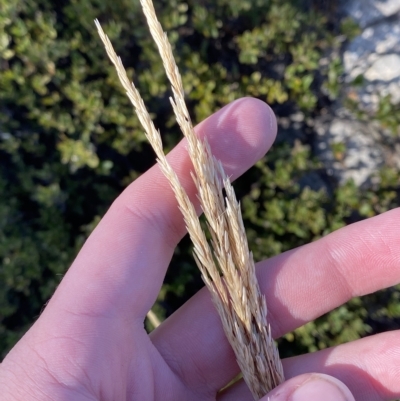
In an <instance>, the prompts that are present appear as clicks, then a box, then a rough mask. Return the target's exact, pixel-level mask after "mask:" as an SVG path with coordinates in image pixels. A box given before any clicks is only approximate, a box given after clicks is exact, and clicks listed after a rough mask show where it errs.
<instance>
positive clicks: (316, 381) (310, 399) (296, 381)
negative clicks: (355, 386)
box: [260, 373, 355, 401]
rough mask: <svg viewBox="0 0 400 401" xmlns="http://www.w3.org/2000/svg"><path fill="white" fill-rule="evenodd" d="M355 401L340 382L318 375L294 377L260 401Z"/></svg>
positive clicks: (330, 377)
mask: <svg viewBox="0 0 400 401" xmlns="http://www.w3.org/2000/svg"><path fill="white" fill-rule="evenodd" d="M321 400H323V401H355V399H354V397H353V395H352V394H351V392H350V390H349V389H348V388H347V387H346V385H345V384H343V383H342V382H341V381H340V380H338V379H336V378H334V377H332V376H328V375H323V374H319V373H308V374H304V375H301V376H297V377H294V378H293V379H290V380H288V381H286V382H285V383H282V384H281V385H280V386H278V387H276V388H275V389H274V390H272V391H271V392H270V393H269V394H268V395H266V396H265V397H263V398H262V399H261V400H260V401H321Z"/></svg>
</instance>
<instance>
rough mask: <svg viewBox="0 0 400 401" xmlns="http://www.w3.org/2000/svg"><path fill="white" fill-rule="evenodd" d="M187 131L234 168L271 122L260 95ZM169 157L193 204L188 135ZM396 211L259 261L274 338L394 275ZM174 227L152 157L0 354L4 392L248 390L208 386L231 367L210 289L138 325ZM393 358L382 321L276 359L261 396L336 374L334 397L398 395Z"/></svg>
mask: <svg viewBox="0 0 400 401" xmlns="http://www.w3.org/2000/svg"><path fill="white" fill-rule="evenodd" d="M196 130H197V134H198V135H199V136H201V137H204V136H205V135H207V138H208V140H209V142H210V144H211V147H212V149H213V152H214V154H215V155H216V156H217V158H219V159H221V161H222V162H223V164H224V166H225V168H226V171H227V173H228V174H230V175H231V176H232V178H236V177H237V176H238V175H240V174H241V173H243V172H244V171H245V170H247V169H248V168H249V167H250V166H251V165H252V164H254V163H255V162H256V160H258V159H259V158H261V157H262V156H263V155H264V154H265V152H266V151H267V150H268V149H269V148H270V146H271V145H272V143H273V141H274V139H275V135H276V122H275V117H274V116H273V113H272V111H271V110H270V108H269V107H268V106H267V105H265V104H264V103H263V102H261V101H259V100H255V99H250V98H247V99H241V100H238V101H236V102H234V103H232V104H230V105H228V106H226V107H225V108H223V109H222V110H220V111H219V112H218V113H216V114H214V115H213V116H211V117H210V118H208V119H207V120H206V121H204V122H203V123H201V124H200V125H199V126H198V127H197V129H196ZM168 159H169V161H170V162H171V164H172V166H173V168H174V169H175V170H176V171H177V173H178V176H179V177H180V179H181V182H182V183H183V185H184V187H185V189H186V191H187V192H188V194H189V195H190V197H191V199H192V201H193V202H194V203H195V204H196V205H197V207H198V204H197V200H196V196H195V188H194V185H193V183H192V181H191V178H190V175H189V172H190V170H191V163H190V161H189V159H188V155H187V152H186V150H185V141H184V140H183V141H182V142H181V143H180V144H179V145H178V146H177V147H176V148H175V149H174V150H173V151H172V152H170V154H169V155H168ZM399 221H400V209H395V210H392V211H390V212H387V213H384V214H382V215H380V216H377V217H374V218H371V219H368V220H364V221H362V222H359V223H356V224H353V225H350V226H347V227H345V228H342V229H340V230H338V231H336V232H334V233H332V234H330V235H328V236H326V237H324V238H322V239H320V240H319V241H316V242H314V243H311V244H308V245H306V246H303V247H300V248H297V249H293V250H291V251H289V252H286V253H284V254H282V255H279V256H277V257H274V258H272V259H269V260H264V261H262V262H260V263H258V265H257V272H258V273H257V274H258V279H259V282H260V286H261V289H262V291H263V292H264V293H265V295H266V299H267V304H268V308H269V321H270V324H271V327H272V328H273V335H274V337H279V336H281V335H283V334H284V333H286V332H289V331H291V330H293V329H294V328H296V327H299V326H301V325H303V324H304V323H306V322H308V321H310V320H313V319H315V318H317V317H318V316H320V315H321V314H323V313H326V312H328V311H330V310H332V309H333V308H335V307H337V306H339V305H341V304H343V303H344V302H346V301H347V300H349V299H350V298H352V297H354V296H358V295H363V294H367V293H370V292H373V291H377V290H379V289H381V288H385V287H388V286H391V285H394V284H397V283H399V281H400V224H399ZM184 234H185V227H184V223H183V221H182V217H181V214H180V212H179V210H178V208H177V205H176V201H175V199H174V196H173V193H172V191H171V190H170V188H169V184H168V183H167V181H166V179H165V178H164V177H163V175H162V173H161V172H160V170H159V168H158V167H157V166H154V167H153V168H152V169H150V170H149V171H148V172H147V173H146V174H144V175H142V176H141V177H140V178H139V179H137V180H136V181H135V182H133V183H132V184H131V185H130V186H129V187H128V188H127V189H126V190H125V191H124V192H123V193H122V194H121V195H120V196H119V197H118V198H117V199H116V200H115V202H114V203H113V204H112V205H111V207H110V209H109V211H108V212H107V214H106V215H105V216H104V218H103V219H102V221H101V222H100V224H99V225H98V227H97V228H96V229H95V230H94V232H93V233H92V235H91V236H90V238H89V239H88V240H87V241H86V243H85V245H84V246H83V248H82V250H81V251H80V253H79V255H78V256H77V258H76V260H75V261H74V263H73V264H72V266H71V268H70V269H69V271H68V272H67V274H66V275H65V277H64V279H63V280H62V282H61V284H60V286H59V288H58V289H57V291H56V292H55V294H54V296H53V297H52V299H51V300H50V302H49V303H48V305H47V307H46V309H45V310H44V312H43V313H42V315H41V316H40V318H39V319H38V320H37V321H36V322H35V324H34V325H33V326H32V328H31V329H30V330H29V331H28V332H27V334H26V335H25V336H24V337H23V338H22V339H21V341H20V342H19V343H18V344H17V345H16V346H15V347H14V348H13V349H12V350H11V352H10V353H9V354H8V355H7V357H6V358H5V359H4V361H3V362H2V364H1V365H0V388H1V389H2V390H1V393H2V395H1V397H0V398H1V400H2V401H3V400H4V401H11V400H13V401H14V400H24V401H25V400H41V401H47V400H57V401H63V400H75V401H81V400H82V401H83V400H85V401H88V400H98V401H100V400H101V401H113V400H115V401H117V400H118V401H121V400H127V401H128V400H129V401H131V400H163V401H169V400H171V401H172V400H173V401H176V400H192V401H197V400H198V401H200V400H201V401H207V400H218V401H227V400H229V401H236V400H238V401H239V400H241V401H243V400H249V401H250V400H251V399H252V398H251V395H250V393H249V391H248V389H247V388H246V386H245V385H244V383H242V382H239V383H237V384H236V385H235V386H234V387H232V388H230V389H228V390H227V391H225V392H223V393H220V394H217V393H218V390H219V389H220V388H222V387H223V386H224V385H226V384H227V383H228V382H229V381H230V380H231V379H232V378H233V377H235V375H236V374H237V373H238V367H237V364H236V362H235V358H234V355H233V354H232V351H231V349H230V346H229V344H228V343H227V341H226V339H225V336H224V334H223V331H222V327H221V324H220V321H219V317H218V316H217V314H216V312H215V309H214V307H213V305H212V303H211V300H210V297H209V294H208V292H207V290H206V289H203V290H201V291H199V292H198V293H197V294H196V295H195V296H194V297H193V298H192V299H191V300H189V302H187V303H186V304H185V305H184V306H183V307H182V308H180V309H179V310H178V311H177V312H176V313H175V314H174V315H172V316H171V317H170V318H169V319H167V320H166V321H165V322H164V323H163V324H162V325H161V326H160V327H159V328H158V329H157V330H155V331H154V332H153V333H151V335H150V336H149V335H148V334H147V333H146V331H145V330H144V327H143V321H144V319H145V316H146V313H147V312H148V310H149V309H150V308H151V306H152V305H153V303H154V301H155V300H156V297H157V294H158V291H159V290H160V287H161V285H162V281H163V278H164V275H165V272H166V269H167V267H168V264H169V262H170V260H171V257H172V254H173V251H174V248H175V246H176V244H177V243H178V241H179V240H180V239H181V238H182V236H183V235H184ZM399 357H400V335H399V333H397V332H389V333H384V334H379V335H375V336H371V337H367V338H364V339H362V340H358V341H355V342H353V343H350V344H344V345H340V346H337V347H335V348H331V349H327V350H324V351H320V352H316V353H313V354H309V355H303V356H299V357H295V358H291V359H288V360H284V361H283V363H284V368H285V375H286V378H287V379H291V378H293V379H291V380H288V381H287V382H286V383H284V384H283V385H282V386H280V387H279V388H277V389H275V390H274V391H273V392H272V393H271V394H270V395H269V396H270V400H271V401H272V400H276V401H279V400H289V399H291V398H290V397H291V394H293V391H294V389H295V388H298V387H299V386H300V387H301V386H302V385H303V384H302V383H304V382H305V381H306V382H308V383H309V380H311V379H312V380H314V379H315V382H321V380H323V381H324V380H325V381H326V380H328V382H329V380H333V381H334V385H335V386H338V388H340V389H341V391H342V393H343V394H345V395H344V398H343V399H348V400H351V399H352V398H351V395H349V394H350V393H349V392H348V390H346V387H345V386H343V384H342V383H345V384H346V385H347V387H348V388H349V389H350V391H351V392H352V394H353V396H354V399H355V400H363V401H378V400H379V401H381V400H393V399H395V398H398V397H400V381H399V379H398V378H399V377H400V363H399V362H398V361H399ZM312 372H319V373H323V374H326V375H331V376H334V377H336V378H337V379H339V380H340V381H341V382H339V381H338V380H335V379H333V378H330V377H331V376H320V375H315V374H313V373H312ZM326 378H328V379H326ZM312 380H311V383H313V382H312ZM329 383H331V382H329ZM332 383H333V382H332ZM332 383H331V384H332ZM331 384H330V385H331ZM343 389H344V390H343ZM346 391H347V393H346ZM342 393H341V394H342ZM277 394H278V395H277ZM338 394H339V393H338ZM274 397H275V398H274ZM279 397H280V398H279ZM346 397H347V398H346ZM265 400H267V398H265Z"/></svg>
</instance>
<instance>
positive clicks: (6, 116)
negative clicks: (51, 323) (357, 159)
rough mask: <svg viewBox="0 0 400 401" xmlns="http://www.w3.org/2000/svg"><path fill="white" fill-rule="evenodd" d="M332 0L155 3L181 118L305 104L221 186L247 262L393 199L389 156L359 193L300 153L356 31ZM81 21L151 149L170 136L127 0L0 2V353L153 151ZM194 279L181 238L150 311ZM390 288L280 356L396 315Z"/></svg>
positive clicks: (180, 294) (375, 327)
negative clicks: (258, 104)
mask: <svg viewBox="0 0 400 401" xmlns="http://www.w3.org/2000/svg"><path fill="white" fill-rule="evenodd" d="M332 4H333V3H332V2H320V1H305V0H303V1H300V0H299V1H296V0H252V1H250V0H229V1H228V0H213V1H209V0H202V1H199V0H185V1H183V0H182V1H181V0H168V1H167V0H157V1H156V4H155V6H156V9H157V12H158V15H159V17H160V19H161V22H162V24H163V26H164V28H165V29H166V30H168V34H169V38H170V40H171V41H172V43H173V46H174V48H175V54H176V56H177V61H178V64H179V66H180V68H181V72H182V76H183V81H184V85H185V88H186V90H187V99H188V105H189V108H190V111H191V113H192V116H193V119H194V120H195V121H197V122H198V121H201V120H202V119H203V118H205V117H207V116H208V115H209V114H211V113H213V112H214V111H216V110H217V109H218V108H220V107H222V106H223V105H225V104H227V103H228V102H230V101H232V100H234V99H237V98H239V97H241V96H255V97H257V98H260V99H262V100H264V101H267V102H268V103H270V104H271V106H272V107H273V109H274V110H275V112H276V113H277V115H278V116H280V117H290V116H291V115H293V114H294V113H297V112H301V113H303V114H304V116H305V118H304V120H303V122H302V123H301V131H302V133H303V134H302V135H301V136H300V137H296V138H295V137H291V136H290V135H285V136H284V137H283V139H281V140H279V139H278V142H277V144H276V145H275V146H274V147H273V149H272V150H271V152H270V153H269V154H268V157H266V158H264V159H262V160H261V161H259V162H258V163H257V165H256V166H255V167H254V168H253V169H251V170H250V171H249V172H248V173H246V174H245V175H244V177H242V179H240V180H239V181H238V183H237V184H236V188H237V193H238V195H239V196H240V197H241V199H242V204H243V209H244V210H243V213H244V217H245V225H246V227H247V229H248V236H249V240H250V246H251V248H252V250H253V252H254V254H255V257H256V259H257V260H260V259H262V258H266V257H271V256H273V255H276V254H278V253H280V252H283V251H285V250H288V249H291V248H293V247H297V246H300V245H302V244H305V243H308V242H310V241H314V240H316V239H318V238H320V237H321V236H324V235H326V234H328V233H329V232H331V231H333V230H336V229H338V228H340V227H342V226H345V225H346V224H349V223H352V222H355V221H358V220H361V219H364V218H367V217H370V216H373V215H375V214H377V213H381V212H384V211H385V210H388V209H390V208H393V207H396V206H398V205H399V203H400V197H399V188H400V181H399V177H400V175H399V172H398V171H396V170H395V169H394V167H391V166H386V167H384V168H383V169H382V171H380V172H377V174H378V175H379V176H380V184H379V185H378V186H377V187H376V188H374V190H373V191H372V190H370V191H368V190H365V191H360V190H359V189H358V188H357V187H356V186H355V185H354V184H353V183H352V182H349V183H347V184H345V185H343V186H338V185H337V183H336V182H334V181H333V180H332V178H330V177H329V176H328V175H327V174H326V172H325V171H324V169H323V166H322V165H320V164H319V163H318V161H316V160H315V159H314V157H313V154H312V146H311V144H312V139H313V135H314V133H313V131H312V121H313V119H314V118H315V117H316V116H318V115H319V114H321V113H322V112H324V110H326V108H327V107H328V106H329V105H330V104H331V102H332V101H334V100H335V98H336V97H337V96H338V95H339V92H340V80H339V78H340V75H341V74H342V64H341V60H340V57H339V56H329V54H331V53H329V52H328V50H329V49H336V50H338V49H339V48H340V46H342V44H343V37H344V38H345V39H346V38H347V39H349V38H351V37H352V36H353V35H355V34H356V32H357V30H356V27H355V26H354V23H351V21H349V20H348V19H342V20H341V19H340V18H341V17H340V15H339V14H338V13H337V10H336V9H335V7H334V5H332ZM95 18H99V20H100V21H101V22H102V24H103V27H104V29H105V31H106V32H107V34H108V35H109V36H110V38H111V40H112V41H113V43H114V45H115V47H116V50H117V52H118V53H119V54H120V55H121V57H122V59H123V61H124V64H125V65H126V66H129V71H128V72H129V74H130V75H131V76H132V77H133V79H134V81H135V83H136V84H137V86H138V88H139V90H140V92H141V93H142V95H143V97H144V100H145V101H146V103H147V105H148V108H149V109H150V110H151V111H152V113H153V115H154V118H155V122H156V125H157V127H159V128H160V129H161V132H162V133H163V136H164V138H163V139H164V142H165V144H166V147H167V148H168V149H170V148H171V147H172V146H174V144H175V143H177V141H178V140H179V138H180V133H179V130H178V128H177V126H176V123H175V122H174V119H173V118H172V112H171V109H170V105H169V101H168V97H169V95H170V92H169V89H168V85H167V82H166V78H165V76H164V71H163V68H162V64H161V62H160V60H159V57H158V54H157V52H156V49H155V46H154V44H153V43H152V40H151V38H150V35H149V33H148V29H147V25H146V24H145V22H144V19H143V17H142V13H141V10H140V6H139V2H138V1H137V0H135V1H132V0H129V1H128V0H112V1H109V0H69V1H67V0H61V1H57V2H56V1H51V0H35V1H33V0H23V1H22V0H0V106H1V112H0V194H1V196H0V355H1V356H4V355H5V353H6V352H7V350H8V349H9V348H10V347H11V346H12V345H13V344H14V343H15V342H16V341H17V340H18V339H19V338H20V336H21V335H22V334H23V333H24V332H25V331H26V330H27V329H28V328H29V326H30V325H31V324H32V322H33V321H34V320H35V319H36V318H37V317H38V315H39V314H40V311H41V310H42V308H43V306H44V305H45V303H46V301H47V300H48V299H49V297H50V296H51V294H52V293H53V291H54V290H55V288H56V286H57V284H58V283H59V281H60V280H61V278H62V276H63V274H64V273H65V271H66V270H67V268H68V266H69V264H70V263H71V261H72V259H73V258H74V256H75V255H76V253H77V252H78V250H79V248H80V247H81V245H82V244H83V242H84V240H85V238H87V236H88V235H89V234H90V232H91V231H92V229H93V228H94V227H95V226H96V224H97V222H98V221H99V219H100V216H102V215H103V214H104V212H105V211H106V209H107V208H108V206H109V205H110V203H111V202H112V200H113V199H114V198H115V197H116V196H117V195H118V194H119V193H120V192H121V191H122V190H123V188H124V187H125V186H126V185H127V184H128V183H129V182H131V181H132V180H133V179H135V178H136V177H138V176H139V175H140V174H141V173H143V172H144V171H145V170H146V169H148V168H149V167H150V166H151V165H152V164H153V163H154V155H153V153H152V151H151V150H150V148H149V146H148V145H147V144H146V142H145V138H144V135H143V132H142V130H141V128H140V127H139V123H138V121H137V119H136V117H135V116H134V115H133V113H132V108H131V106H130V104H129V101H128V99H127V97H126V96H125V94H124V92H123V90H122V89H121V87H120V84H119V82H118V79H117V76H116V73H115V71H114V69H113V67H112V66H111V63H110V62H109V61H108V59H107V58H106V55H105V51H104V48H103V46H102V45H101V43H100V40H99V38H98V37H97V33H96V30H95V26H94V23H93V20H94V19H95ZM340 21H341V22H340ZM332 54H337V52H336V53H335V52H333V53H332ZM323 60H324V62H322V61H323ZM390 107H391V106H389V105H388V104H387V101H386V100H385V99H383V100H382V106H381V108H380V110H379V115H378V118H379V119H380V121H381V123H382V124H384V125H385V124H386V125H387V126H389V127H392V126H394V125H396V124H398V122H399V121H398V119H396V120H393V119H394V118H395V117H393V113H392V112H391V110H392V109H390ZM397 115H398V113H397ZM288 132H290V129H289V130H288ZM335 151H336V152H339V153H340V152H341V151H344V150H343V149H339V148H338V149H336V150H335ZM201 286H202V283H201V280H200V277H199V274H198V272H197V269H196V267H195V264H194V263H193V259H192V257H191V251H190V244H189V241H188V239H187V238H185V239H184V240H183V241H182V243H181V245H180V246H179V248H178V249H177V250H176V252H175V256H174V260H173V263H172V265H171V267H170V269H169V271H168V273H167V276H166V279H165V284H164V286H163V288H162V290H161V292H160V296H159V299H158V301H157V304H156V305H155V308H154V310H155V312H156V313H157V314H158V316H159V317H161V318H164V317H166V316H168V315H169V314H171V313H172V312H173V311H174V310H176V308H178V307H179V306H180V305H181V304H182V303H183V302H185V301H186V300H187V299H188V298H189V297H190V296H192V295H193V293H194V292H196V291H197V290H198V289H199V288H200V287H201ZM399 296H400V292H399V288H391V289H389V290H386V291H382V292H379V293H378V294H374V295H371V296H369V297H364V298H363V299H359V298H357V299H354V300H352V301H350V302H349V303H348V304H346V305H343V306H341V307H340V308H338V309H337V310H335V311H333V312H332V313H330V314H328V315H326V316H322V317H320V318H319V319H317V320H316V321H315V322H312V323H309V324H307V325H306V326H304V327H302V328H300V329H298V330H296V331H295V332H294V333H289V334H287V335H286V336H285V337H284V338H283V339H282V340H281V348H280V349H281V353H282V355H285V356H286V355H295V354H298V353H301V352H307V351H314V350H316V349H320V348H325V347H328V346H330V345H334V344H338V343H340V342H345V341H349V340H354V339H357V338H359V337H362V336H365V335H367V334H370V333H376V332H379V331H382V330H387V329H392V328H396V327H397V328H398V327H399V323H400V320H399V318H400V308H399Z"/></svg>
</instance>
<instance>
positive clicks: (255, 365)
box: [96, 0, 284, 400]
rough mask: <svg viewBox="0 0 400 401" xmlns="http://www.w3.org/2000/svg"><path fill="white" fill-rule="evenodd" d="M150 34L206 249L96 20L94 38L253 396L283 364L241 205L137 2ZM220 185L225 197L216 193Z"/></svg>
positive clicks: (166, 48)
mask: <svg viewBox="0 0 400 401" xmlns="http://www.w3.org/2000/svg"><path fill="white" fill-rule="evenodd" d="M141 4H142V7H143V11H144V13H145V16H146V19H147V21H148V24H149V28H150V32H151V34H152V36H153V38H154V40H155V42H156V44H157V46H158V49H159V52H160V55H161V58H162V60H163V64H164V68H165V70H166V73H167V76H168V79H169V81H170V83H171V87H172V92H173V99H171V104H172V107H173V110H174V113H175V115H176V119H177V122H178V124H179V126H180V127H181V130H182V132H183V134H184V136H185V137H186V138H187V141H188V152H189V156H190V158H191V161H192V163H193V168H194V173H192V177H193V180H194V182H195V184H196V188H197V192H198V197H199V199H200V203H201V207H202V210H203V212H204V214H205V216H206V219H207V226H208V228H209V231H210V235H211V245H212V249H211V247H210V245H209V243H208V242H207V239H206V236H205V234H204V232H203V231H202V228H201V225H200V221H199V219H198V216H197V214H196V211H195V208H194V206H193V205H192V203H191V202H190V200H189V198H188V196H187V194H186V192H185V191H184V189H183V188H182V186H181V184H180V182H179V179H178V177H177V175H176V174H175V172H174V171H173V169H172V168H171V166H170V165H169V163H168V161H167V159H166V157H165V154H164V152H163V147H162V142H161V136H160V134H159V132H158V131H157V129H156V128H155V127H154V124H153V122H152V120H151V118H150V116H149V113H148V112H147V110H146V107H145V105H144V102H143V100H142V98H141V97H140V94H139V92H138V91H137V89H136V88H135V86H134V84H133V83H132V82H130V80H129V78H128V77H127V75H126V71H125V69H124V67H123V65H122V62H121V59H120V58H119V57H118V56H117V55H116V54H115V51H114V49H113V47H112V45H111V42H110V41H109V39H108V37H107V36H106V35H105V34H104V32H103V30H102V28H101V26H100V23H99V22H98V21H97V20H96V26H97V28H98V31H99V35H100V37H101V39H102V41H103V43H104V45H105V48H106V51H107V54H108V56H109V57H110V59H111V61H112V62H113V64H114V65H115V67H116V70H117V72H118V76H119V79H120V81H121V83H122V85H123V87H124V89H125V90H126V93H127V95H128V97H129V99H130V100H131V102H132V104H133V105H134V107H135V110H136V113H137V115H138V118H139V120H140V122H141V124H142V126H143V128H144V130H145V132H146V136H147V138H148V140H149V142H150V144H151V145H152V147H153V148H154V151H155V153H156V155H157V161H158V163H159V164H160V167H161V169H162V171H163V173H164V175H165V176H166V178H167V179H168V180H169V182H170V185H171V187H172V189H173V191H174V193H175V197H176V199H177V201H178V205H179V208H180V210H181V212H182V214H183V217H184V220H185V223H186V227H187V229H188V232H189V234H190V237H191V240H192V242H193V244H194V257H195V260H196V263H197V265H198V267H199V269H200V271H201V273H202V277H203V280H204V282H205V284H206V286H207V287H208V288H209V290H210V292H211V294H212V299H213V302H214V304H215V306H216V309H217V310H218V313H219V315H220V317H221V321H222V324H223V328H224V331H225V334H226V336H227V338H228V341H229V342H230V344H231V346H232V348H233V350H234V352H235V355H236V359H237V362H238V364H239V367H240V369H241V371H242V374H243V378H244V380H245V381H246V383H247V385H248V386H249V388H250V391H251V392H252V394H253V396H254V399H256V400H257V399H260V398H261V397H262V396H264V395H265V394H267V393H268V392H269V391H270V390H271V389H272V388H274V387H276V386H277V385H278V384H280V383H281V382H283V380H284V376H283V368H282V364H281V361H280V359H279V354H278V351H277V349H276V346H275V344H274V341H273V339H272V337H271V330H270V327H269V325H268V323H267V320H266V317H267V306H266V302H265V297H264V296H263V295H262V294H261V291H260V288H259V286H258V282H257V279H256V274H255V266H254V260H253V256H252V254H251V252H250V251H249V248H248V243H247V238H246V233H245V229H244V226H243V220H242V215H241V211H240V205H239V203H238V202H237V200H236V196H235V193H234V190H233V187H232V185H231V183H230V180H229V177H227V175H226V174H225V172H224V170H223V167H222V165H221V163H220V162H219V161H218V160H216V159H215V157H214V156H213V155H212V153H211V149H210V147H209V145H208V143H207V141H201V140H199V139H198V138H197V137H196V135H195V133H194V129H193V125H192V122H191V119H190V115H189V112H188V110H187V107H186V104H185V101H184V90H183V85H182V79H181V76H180V74H179V70H178V67H177V66H176V63H175V60H174V57H173V54H172V48H171V45H170V43H169V41H168V38H167V35H166V34H165V33H164V32H163V30H162V27H161V25H160V23H159V22H158V20H157V16H156V13H155V10H154V7H153V4H152V2H151V0H141ZM223 190H225V194H226V196H225V197H224V195H223Z"/></svg>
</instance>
